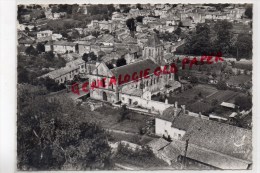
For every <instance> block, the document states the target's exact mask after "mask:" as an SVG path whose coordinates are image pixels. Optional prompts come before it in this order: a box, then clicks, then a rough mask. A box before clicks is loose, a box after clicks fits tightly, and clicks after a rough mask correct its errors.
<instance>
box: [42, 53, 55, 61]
mask: <svg viewBox="0 0 260 173" xmlns="http://www.w3.org/2000/svg"><path fill="white" fill-rule="evenodd" d="M43 57H44V58H45V59H46V60H47V61H53V60H54V58H55V55H54V53H53V52H52V51H49V52H46V53H45V54H44V56H43Z"/></svg>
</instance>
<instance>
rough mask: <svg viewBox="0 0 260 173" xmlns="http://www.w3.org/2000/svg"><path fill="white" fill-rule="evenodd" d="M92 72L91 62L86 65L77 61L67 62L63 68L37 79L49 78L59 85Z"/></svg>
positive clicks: (80, 60) (82, 61)
mask: <svg viewBox="0 0 260 173" xmlns="http://www.w3.org/2000/svg"><path fill="white" fill-rule="evenodd" d="M92 70H93V65H92V64H91V62H88V63H86V62H85V61H84V60H82V59H81V58H80V59H77V60H74V61H71V62H68V63H67V64H66V66H65V67H62V68H60V69H57V70H54V71H51V72H49V73H47V74H45V75H43V76H40V77H39V78H45V77H49V78H51V79H53V80H55V81H56V82H58V83H59V84H61V83H65V82H67V81H71V80H73V79H74V77H75V76H76V75H79V74H84V73H90V72H91V71H92Z"/></svg>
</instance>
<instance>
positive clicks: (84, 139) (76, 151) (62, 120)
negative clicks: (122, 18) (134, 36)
mask: <svg viewBox="0 0 260 173" xmlns="http://www.w3.org/2000/svg"><path fill="white" fill-rule="evenodd" d="M47 93H48V92H47V91H46V89H44V88H42V87H36V86H32V85H19V86H18V115H17V129H18V130H17V167H18V169H19V170H54V169H55V170H57V169H58V170H60V169H74V170H76V169H77V170H86V169H109V168H111V167H112V166H113V165H112V164H113V162H112V160H111V156H112V153H111V149H110V147H109V145H108V143H107V140H106V139H107V137H108V136H109V135H108V134H107V133H106V131H105V130H104V129H102V128H101V127H100V126H99V125H98V124H95V123H88V122H86V121H83V119H84V114H85V113H84V112H85V111H86V110H84V109H82V108H80V107H78V106H77V105H76V104H75V102H73V101H72V100H70V99H68V98H66V97H62V96H61V97H56V98H55V99H53V100H52V101H50V100H48V99H47V97H46V94H47ZM71 117H73V118H71Z"/></svg>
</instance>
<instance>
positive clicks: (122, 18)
mask: <svg viewBox="0 0 260 173" xmlns="http://www.w3.org/2000/svg"><path fill="white" fill-rule="evenodd" d="M111 19H112V21H122V22H125V21H126V20H127V18H126V16H125V15H124V14H123V13H119V12H114V13H113V14H112V18H111Z"/></svg>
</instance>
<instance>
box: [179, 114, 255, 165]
mask: <svg viewBox="0 0 260 173" xmlns="http://www.w3.org/2000/svg"><path fill="white" fill-rule="evenodd" d="M187 139H189V143H191V144H194V145H197V146H199V147H202V148H206V149H209V150H213V151H215V152H219V153H223V154H226V155H229V156H232V157H235V158H238V159H242V160H245V161H252V131H250V130H247V129H243V128H239V127H236V126H231V125H228V124H224V123H219V122H216V121H212V120H204V119H201V118H195V119H194V120H193V121H192V122H191V123H190V125H189V128H188V129H187V132H186V133H185V135H184V136H183V138H182V140H184V141H185V140H187Z"/></svg>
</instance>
